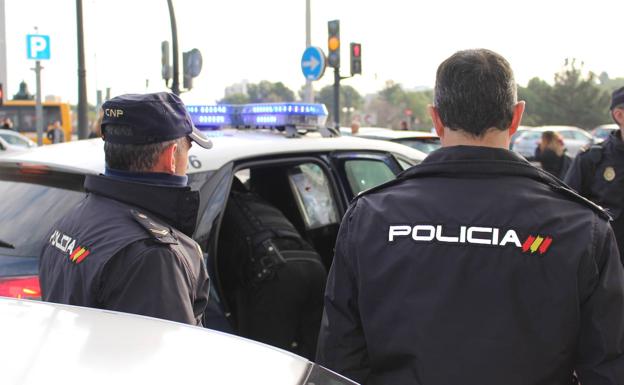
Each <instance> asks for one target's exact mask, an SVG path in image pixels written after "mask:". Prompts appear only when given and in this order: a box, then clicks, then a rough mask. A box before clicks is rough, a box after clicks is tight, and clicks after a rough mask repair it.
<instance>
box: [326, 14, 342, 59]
mask: <svg viewBox="0 0 624 385" xmlns="http://www.w3.org/2000/svg"><path fill="white" fill-rule="evenodd" d="M327 33H328V36H327V48H328V54H327V64H328V65H329V66H330V67H334V68H340V20H332V21H329V22H327Z"/></svg>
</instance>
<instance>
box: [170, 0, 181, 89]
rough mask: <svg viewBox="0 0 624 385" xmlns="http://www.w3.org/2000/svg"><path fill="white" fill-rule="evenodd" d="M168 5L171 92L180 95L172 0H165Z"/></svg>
mask: <svg viewBox="0 0 624 385" xmlns="http://www.w3.org/2000/svg"><path fill="white" fill-rule="evenodd" d="M167 4H168V5H169V19H170V20H171V43H172V44H171V45H172V46H173V82H172V84H171V92H173V93H174V94H176V95H180V79H179V70H178V27H177V26H176V18H175V12H174V10H173V0H167Z"/></svg>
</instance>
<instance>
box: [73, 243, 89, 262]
mask: <svg viewBox="0 0 624 385" xmlns="http://www.w3.org/2000/svg"><path fill="white" fill-rule="evenodd" d="M89 253H90V251H89V249H87V248H86V247H82V246H79V247H77V248H76V249H75V250H74V252H73V253H71V254H70V255H69V260H70V261H71V262H73V263H75V264H79V263H80V262H82V261H83V260H84V259H85V258H87V255H89Z"/></svg>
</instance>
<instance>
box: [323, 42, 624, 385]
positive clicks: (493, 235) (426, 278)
mask: <svg viewBox="0 0 624 385" xmlns="http://www.w3.org/2000/svg"><path fill="white" fill-rule="evenodd" d="M516 98H517V96H516V84H515V81H514V78H513V73H512V71H511V68H510V66H509V63H508V62H507V61H506V60H505V59H504V58H503V57H501V56H500V55H498V54H496V53H494V52H492V51H488V50H483V49H479V50H468V51H460V52H457V53H455V54H454V55H452V56H451V57H449V58H448V59H446V60H445V61H444V62H443V63H442V64H441V65H440V67H439V68H438V71H437V78H436V86H435V104H434V106H431V107H430V114H431V116H432V118H433V122H434V125H435V128H436V131H437V133H438V135H439V136H440V139H441V142H442V148H440V149H438V150H436V151H434V152H432V153H431V154H430V155H429V156H428V157H427V158H426V159H425V160H424V161H423V162H422V163H421V164H420V165H417V166H414V167H412V168H411V169H408V170H407V171H405V172H404V173H403V174H401V175H400V176H399V177H398V178H397V179H396V180H394V181H391V182H389V183H387V184H385V185H381V186H379V187H378V188H373V189H371V190H368V191H367V192H365V193H363V194H360V195H359V196H358V197H357V198H356V199H355V200H354V201H353V202H352V204H351V206H350V207H349V209H348V211H347V213H346V214H345V216H344V218H343V221H342V224H341V227H340V231H339V235H338V240H337V244H336V253H335V257H334V261H333V265H332V267H331V271H330V273H329V277H328V283H327V289H326V294H325V310H324V315H323V321H322V326H321V332H320V336H319V347H318V352H317V361H318V363H320V364H322V365H324V366H326V367H328V368H330V369H334V370H335V371H337V372H339V373H342V374H344V375H346V376H347V377H351V378H353V379H354V380H357V381H359V382H362V383H365V384H427V385H449V384H480V385H501V384H505V385H520V384H522V385H538V384H543V385H546V384H548V385H559V384H560V385H564V384H565V385H568V384H571V383H572V381H573V380H574V377H573V376H574V373H575V372H576V373H577V374H578V376H579V377H580V381H581V383H582V384H583V385H596V384H601V385H605V384H612V385H616V384H620V385H621V384H624V269H623V268H622V264H621V263H620V259H619V255H618V250H617V247H616V244H615V238H614V236H613V231H612V230H611V228H610V226H609V223H608V215H607V214H606V213H605V212H604V211H603V210H602V209H600V208H599V207H598V206H596V205H594V204H592V203H591V202H589V201H587V200H585V199H584V198H582V197H580V196H578V195H577V194H575V193H574V192H573V191H571V190H569V189H568V188H567V187H566V186H565V185H564V184H562V183H561V182H560V181H559V180H558V179H556V178H554V177H552V176H551V175H550V174H548V173H546V172H544V171H542V170H540V169H538V168H536V167H534V166H532V165H531V164H530V163H529V162H527V161H526V160H525V159H524V158H522V157H520V156H518V155H516V154H515V153H513V152H511V151H509V150H508V147H509V141H510V137H511V135H512V134H513V133H514V132H515V131H516V129H517V128H518V125H519V123H520V119H521V116H522V113H523V110H524V102H518V101H517V99H516Z"/></svg>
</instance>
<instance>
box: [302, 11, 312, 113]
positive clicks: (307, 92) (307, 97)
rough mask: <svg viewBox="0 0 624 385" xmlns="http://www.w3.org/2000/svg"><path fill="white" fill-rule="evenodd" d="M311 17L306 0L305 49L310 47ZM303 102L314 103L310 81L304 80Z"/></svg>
mask: <svg viewBox="0 0 624 385" xmlns="http://www.w3.org/2000/svg"><path fill="white" fill-rule="evenodd" d="M311 20H312V16H311V12H310V0H306V48H308V47H310V46H311V45H312V37H311V34H312V32H311V24H312V21H311ZM304 99H305V100H304V101H305V102H307V103H314V91H313V89H312V80H309V79H306V85H305V92H304Z"/></svg>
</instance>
